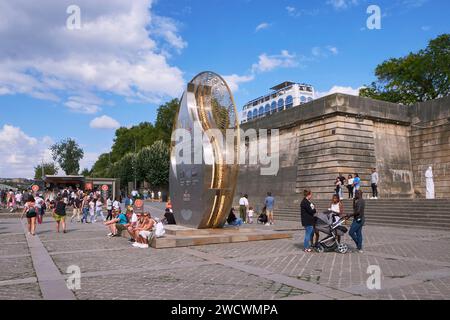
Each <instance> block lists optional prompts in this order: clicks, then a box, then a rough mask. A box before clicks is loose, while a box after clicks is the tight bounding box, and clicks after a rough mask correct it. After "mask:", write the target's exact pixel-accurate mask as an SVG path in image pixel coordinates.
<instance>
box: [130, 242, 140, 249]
mask: <svg viewBox="0 0 450 320" xmlns="http://www.w3.org/2000/svg"><path fill="white" fill-rule="evenodd" d="M131 245H132V246H133V247H135V248H139V245H140V243H139V242H133V243H132V244H131Z"/></svg>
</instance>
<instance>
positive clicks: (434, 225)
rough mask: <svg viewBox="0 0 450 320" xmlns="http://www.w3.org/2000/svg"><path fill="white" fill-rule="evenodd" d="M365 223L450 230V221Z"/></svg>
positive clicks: (369, 221) (369, 222) (370, 221)
mask: <svg viewBox="0 0 450 320" xmlns="http://www.w3.org/2000/svg"><path fill="white" fill-rule="evenodd" d="M277 219H278V220H280V221H292V222H293V223H300V218H298V219H295V220H294V219H293V218H283V217H279V218H277ZM366 223H367V224H368V225H380V226H407V227H411V228H412V227H423V228H428V227H430V228H434V229H440V230H450V223H439V222H435V221H431V222H430V221H427V222H417V221H411V222H408V221H403V220H400V221H398V220H387V219H369V218H367V220H366Z"/></svg>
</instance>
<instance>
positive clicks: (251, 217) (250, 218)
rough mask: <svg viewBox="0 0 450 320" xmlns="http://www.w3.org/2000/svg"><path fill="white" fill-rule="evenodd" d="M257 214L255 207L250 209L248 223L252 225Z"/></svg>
mask: <svg viewBox="0 0 450 320" xmlns="http://www.w3.org/2000/svg"><path fill="white" fill-rule="evenodd" d="M254 214H255V211H253V207H250V208H249V210H248V211H247V223H250V224H252V223H253V215H254Z"/></svg>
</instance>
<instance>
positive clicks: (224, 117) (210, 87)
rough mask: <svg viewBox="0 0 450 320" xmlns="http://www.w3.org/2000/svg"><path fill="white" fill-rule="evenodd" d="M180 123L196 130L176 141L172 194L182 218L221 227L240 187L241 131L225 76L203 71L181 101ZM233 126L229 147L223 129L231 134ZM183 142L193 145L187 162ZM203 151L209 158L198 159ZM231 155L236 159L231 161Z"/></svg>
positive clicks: (191, 223) (178, 126)
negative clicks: (197, 134)
mask: <svg viewBox="0 0 450 320" xmlns="http://www.w3.org/2000/svg"><path fill="white" fill-rule="evenodd" d="M176 129H185V130H187V132H190V133H191V134H192V135H191V137H190V139H180V140H179V141H173V142H172V148H171V170H170V196H171V202H172V207H173V210H174V213H175V217H176V221H177V223H178V224H181V225H184V226H188V227H194V228H199V229H204V228H221V227H223V225H224V224H225V221H226V218H227V217H228V214H229V211H230V209H231V206H232V201H233V197H234V193H235V189H236V183H237V175H238V169H239V168H238V165H237V160H236V159H237V157H238V155H237V154H238V150H239V141H240V137H239V121H238V119H237V112H236V106H235V103H234V100H233V96H232V93H231V91H230V89H229V87H228V85H227V84H226V82H225V81H224V80H223V79H222V78H221V77H220V76H218V75H217V74H215V73H212V72H203V73H201V74H199V75H197V76H196V77H195V78H194V79H193V80H192V81H191V82H189V84H188V87H187V90H186V91H185V92H184V94H183V98H182V100H181V103H180V108H179V112H178V115H177V119H176V123H175V126H174V130H176ZM227 129H233V130H235V131H233V132H234V133H235V139H234V143H233V144H232V145H231V146H230V145H229V146H228V148H227V146H226V144H225V143H224V142H223V143H221V141H220V139H219V138H218V137H219V136H221V135H220V134H217V133H222V135H223V137H224V138H225V137H226V134H227V132H226V131H227ZM196 130H198V132H201V133H203V135H204V137H203V140H200V141H202V142H200V143H198V139H197V140H196V139H195V134H194V133H195V131H196ZM194 140H196V141H194ZM195 142H197V143H195ZM177 145H178V146H180V145H184V146H186V147H188V148H189V147H190V146H191V151H192V161H193V162H192V163H181V159H182V157H183V155H181V154H179V152H177V148H176V146H177ZM189 145H190V146H189ZM199 154H202V155H203V157H202V158H203V159H201V158H200V161H196V162H195V161H194V160H195V159H197V160H198V159H199V158H198V156H199ZM226 159H235V161H233V163H230V162H229V161H228V162H227V161H226Z"/></svg>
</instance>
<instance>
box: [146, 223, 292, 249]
mask: <svg viewBox="0 0 450 320" xmlns="http://www.w3.org/2000/svg"><path fill="white" fill-rule="evenodd" d="M165 229H166V234H165V236H164V237H162V238H157V239H153V241H152V244H151V246H152V247H153V248H156V249H163V248H177V247H190V246H201V245H208V244H217V243H233V242H249V241H261V240H276V239H289V238H292V233H290V232H277V231H272V230H260V229H251V228H224V229H192V228H187V227H183V226H174V225H167V226H165Z"/></svg>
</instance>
